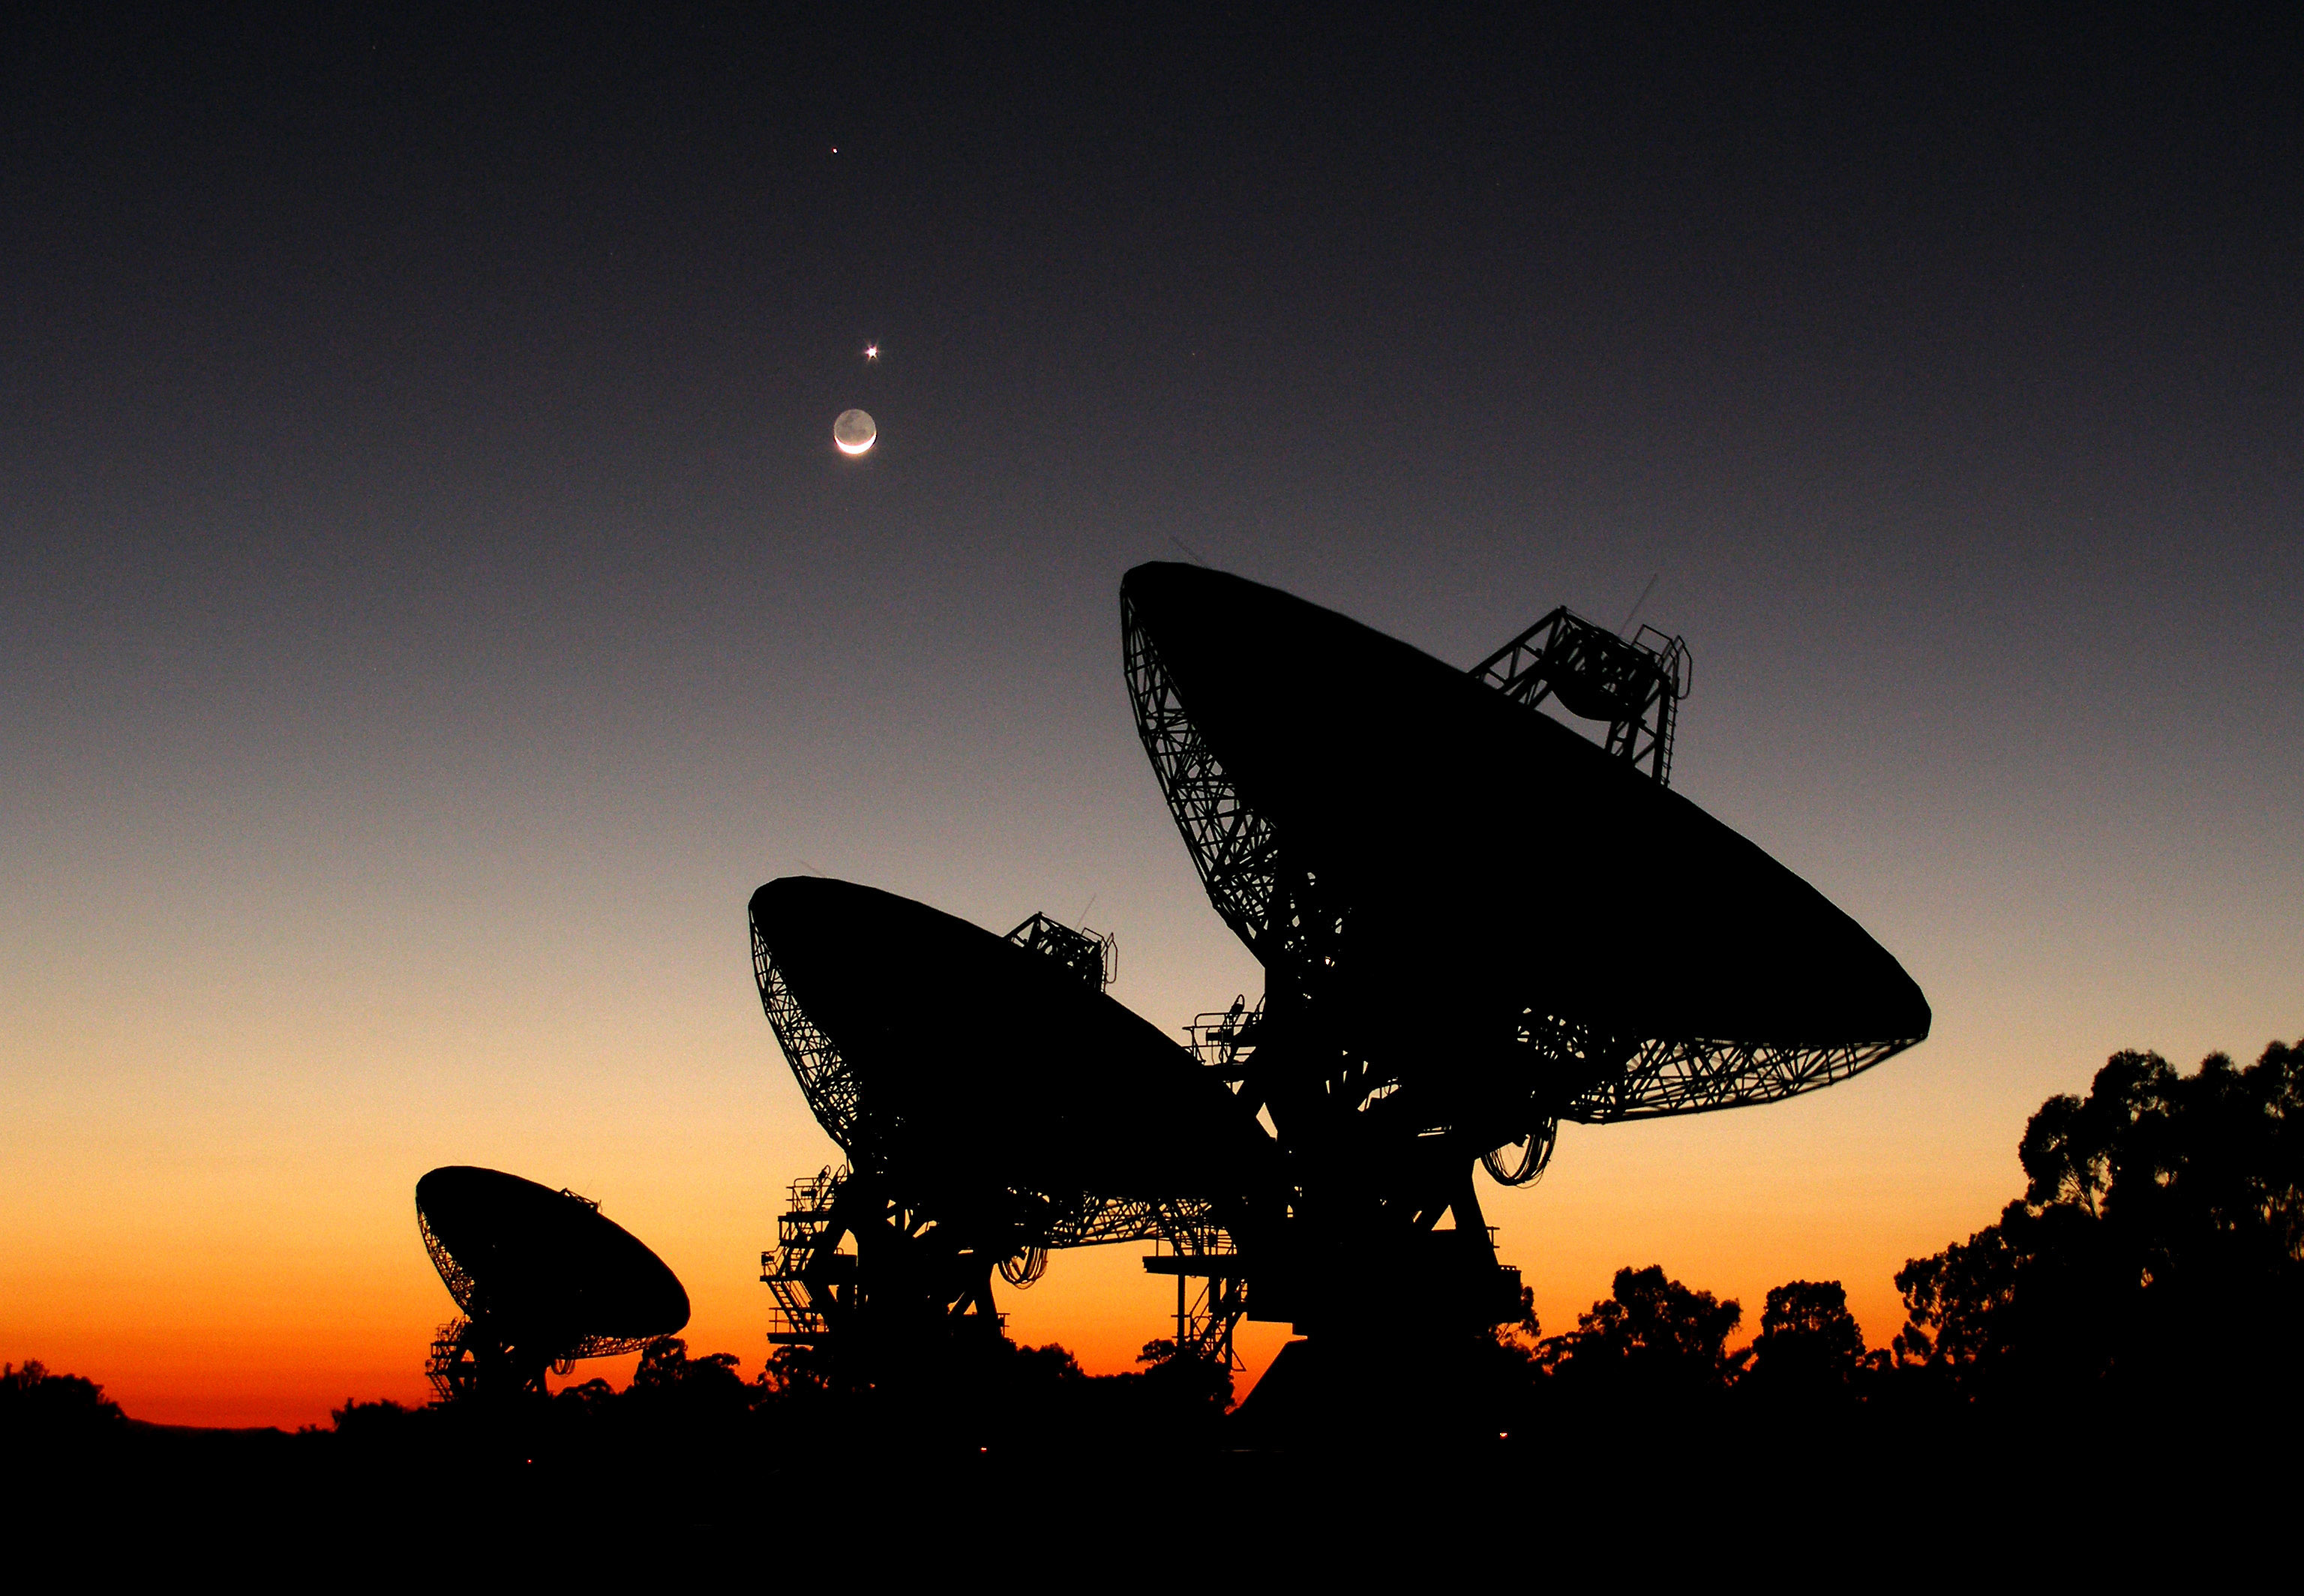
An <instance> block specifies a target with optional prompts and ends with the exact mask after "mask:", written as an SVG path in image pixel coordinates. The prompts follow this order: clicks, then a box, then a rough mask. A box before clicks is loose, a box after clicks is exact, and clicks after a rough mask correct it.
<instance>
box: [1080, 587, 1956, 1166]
mask: <svg viewBox="0 0 2304 1596" xmlns="http://www.w3.org/2000/svg"><path fill="white" fill-rule="evenodd" d="M1121 593H1122V599H1121V602H1122V614H1123V629H1124V632H1125V636H1126V649H1127V664H1128V671H1129V686H1130V692H1131V698H1132V699H1133V700H1134V702H1135V706H1136V711H1137V722H1138V728H1139V733H1140V734H1141V735H1142V737H1143V740H1144V744H1145V747H1146V750H1147V751H1148V753H1149V754H1150V755H1151V758H1152V762H1153V765H1154V768H1155V769H1156V771H1157V773H1158V775H1159V779H1160V784H1161V787H1162V790H1163V792H1164V793H1165V795H1166V796H1167V798H1168V801H1169V804H1170V807H1171V809H1172V810H1173V811H1174V813H1175V816H1176V819H1177V820H1178V823H1179V825H1180V826H1181V827H1182V829H1183V831H1184V834H1185V837H1186V841H1187V843H1188V845H1190V848H1191V852H1192V857H1193V862H1194V864H1195V865H1196V866H1197V867H1198V869H1199V873H1200V877H1201V879H1202V881H1203V882H1204V883H1205V884H1206V886H1207V890H1208V893H1209V896H1210V897H1211V899H1212V900H1213V901H1214V903H1215V905H1216V909H1217V912H1218V913H1220V914H1221V915H1222V916H1223V917H1224V921H1226V923H1227V924H1229V925H1230V926H1231V927H1232V930H1233V931H1234V932H1236V933H1237V934H1238V935H1239V936H1240V937H1241V939H1242V940H1244V941H1245V942H1246V943H1247V944H1248V945H1249V947H1250V948H1251V949H1252V950H1254V951H1255V952H1256V953H1257V955H1258V957H1259V959H1260V960H1261V961H1262V962H1263V963H1264V964H1266V968H1267V970H1269V969H1271V968H1272V967H1273V966H1274V965H1275V964H1279V965H1282V966H1289V965H1294V964H1308V963H1316V964H1318V965H1319V967H1320V968H1321V969H1322V970H1324V971H1328V970H1333V971H1334V976H1335V979H1337V980H1338V981H1351V980H1355V979H1357V980H1362V981H1365V980H1368V979H1371V978H1375V977H1377V976H1379V975H1380V976H1381V979H1382V981H1383V983H1384V985H1385V987H1386V988H1387V989H1393V990H1398V991H1401V992H1402V993H1412V994H1414V995H1415V997H1416V998H1417V999H1418V1001H1419V1005H1421V1006H1427V1008H1428V1006H1438V1007H1439V1008H1440V1009H1441V1010H1442V1011H1443V1014H1444V1018H1443V1020H1442V1021H1441V1030H1442V1031H1443V1032H1444V1033H1446V1034H1447V1037H1448V1040H1451V1041H1453V1042H1455V1043H1456V1044H1458V1045H1459V1047H1472V1048H1482V1047H1483V1046H1484V1044H1483V1043H1482V1042H1481V1041H1480V1040H1479V1039H1480V1037H1481V1036H1482V1034H1483V1033H1485V1034H1486V1035H1487V1039H1488V1041H1487V1045H1493V1046H1502V1045H1504V1044H1503V1043H1502V1042H1501V1041H1499V1040H1498V1032H1499V1028H1500V1027H1501V1028H1502V1029H1503V1030H1504V1031H1510V1032H1512V1033H1514V1040H1515V1041H1518V1042H1521V1043H1526V1042H1527V1041H1528V1038H1527V1037H1526V1036H1525V1035H1524V1034H1522V1033H1526V1032H1529V1031H1530V1029H1531V1028H1534V1029H1535V1030H1536V1031H1540V1032H1544V1033H1546V1034H1544V1035H1541V1036H1538V1037H1537V1038H1536V1039H1535V1041H1534V1045H1535V1046H1536V1048H1537V1050H1539V1051H1548V1052H1551V1053H1554V1054H1555V1055H1557V1056H1556V1057H1553V1058H1552V1059H1551V1060H1549V1062H1550V1063H1551V1064H1553V1065H1556V1066H1557V1067H1556V1068H1555V1069H1554V1072H1553V1073H1554V1075H1555V1076H1556V1079H1554V1081H1553V1082H1549V1089H1550V1091H1552V1093H1553V1095H1554V1096H1555V1097H1556V1098H1557V1100H1558V1111H1559V1112H1560V1113H1561V1114H1562V1115H1563V1116H1565V1117H1570V1118H1577V1119H1592V1120H1603V1119H1613V1118H1626V1117H1636V1116H1648V1115H1655V1114H1665V1113H1676V1112H1688V1111H1690V1110H1693V1109H1698V1108H1723V1107H1727V1106H1730V1105H1732V1104H1733V1103H1739V1102H1750V1101H1757V1100H1762V1099H1767V1098H1772V1097H1780V1096H1783V1095H1786V1094H1788V1093H1790V1092H1792V1091H1803V1090H1807V1089H1808V1088H1810V1087H1813V1086H1820V1085H1824V1084H1827V1083H1828V1082H1831V1081H1834V1080H1838V1079H1842V1078H1843V1077H1845V1076H1846V1075H1848V1074H1853V1073H1855V1071H1857V1070H1859V1069H1861V1068H1864V1067H1866V1066H1868V1065H1871V1064H1875V1063H1877V1062H1878V1061H1879V1060H1880V1059H1882V1058H1885V1057H1888V1056H1889V1055H1890V1054H1892V1053H1894V1052H1896V1051H1898V1050H1899V1049H1901V1048H1905V1047H1909V1046H1910V1045H1911V1044H1912V1043H1913V1042H1915V1041H1917V1040H1920V1039H1921V1038H1923V1037H1925V1036H1927V1032H1928V1027H1929V1023H1930V1016H1929V1012H1928V1006H1927V1000H1926V999H1925V998H1924V997H1922V996H1921V994H1920V990H1919V987H1918V986H1916V985H1914V984H1913V981H1912V980H1911V978H1910V976H1909V975H1907V974H1905V972H1904V971H1903V969H1902V966H1901V965H1899V964H1897V962H1896V961H1895V959H1894V958H1893V957H1892V956H1890V955H1889V954H1888V953H1887V951H1886V950H1885V949H1884V948H1883V947H1881V946H1880V945H1879V944H1878V943H1877V942H1876V941H1874V940H1873V938H1871V937H1870V936H1869V935H1868V934H1867V933H1866V931H1865V930H1864V929H1863V928H1862V927H1861V926H1859V925H1858V924H1857V923H1856V922H1855V921H1853V920H1851V919H1850V918H1849V917H1848V915H1846V914H1845V913H1842V912H1841V911H1840V910H1839V909H1838V908H1836V907H1834V905H1833V904H1831V903H1830V902H1828V901H1827V900H1826V899H1825V896H1824V895H1823V894H1821V893H1819V892H1817V890H1816V889H1815V888H1814V887H1810V886H1809V885H1808V883H1807V882H1805V881H1803V880H1801V879H1800V878H1799V877H1798V876H1796V875H1794V874H1793V873H1792V871H1791V870H1788V869H1786V868H1785V867H1784V866H1783V865H1782V864H1779V863H1777V862H1775V860H1773V859H1771V858H1769V857H1768V855H1767V854H1766V853H1763V852H1762V851H1761V850H1760V849H1759V848H1758V847H1757V846H1755V845H1753V844H1751V843H1750V842H1748V841H1747V840H1745V839H1744V838H1743V837H1741V836H1738V835H1737V834H1736V833H1735V832H1734V831H1732V830H1731V829H1730V828H1728V827H1726V826H1724V825H1723V824H1722V823H1721V822H1720V821H1718V820H1716V819H1713V818H1712V817H1711V816H1710V815H1707V814H1706V813H1705V812H1704V811H1702V810H1701V809H1698V807H1697V806H1696V805H1695V804H1694V803H1692V802H1690V801H1689V800H1688V799H1686V798H1685V797H1683V796H1681V794H1678V793H1675V792H1673V791H1672V790H1671V789H1670V788H1668V787H1666V786H1664V785H1663V784H1662V783H1661V782H1659V781H1656V780H1653V779H1650V778H1649V777H1647V776H1644V775H1643V774H1642V773H1641V772H1640V771H1639V769H1638V768H1636V767H1634V766H1633V765H1632V764H1631V763H1629V762H1628V761H1626V760H1621V759H1615V758H1611V757H1610V756H1609V755H1608V754H1607V753H1605V752H1604V751H1602V750H1601V749H1600V748H1599V747H1598V746H1596V745H1595V744H1594V743H1591V742H1590V741H1588V740H1587V739H1586V738H1584V737H1582V736H1580V735H1579V734H1577V733H1576V732H1575V731H1573V730H1572V729H1571V728H1570V727H1569V726H1564V725H1563V724H1561V723H1560V722H1558V721H1556V720H1554V719H1552V718H1551V717H1547V716H1546V715H1543V714H1541V713H1538V712H1537V711H1534V710H1532V709H1529V708H1528V707H1527V706H1526V705H1524V704H1521V703H1517V702H1514V701H1513V700H1512V699H1511V698H1509V697H1507V696H1506V695H1505V694H1504V693H1503V692H1497V691H1495V689H1494V688H1493V687H1491V686H1490V685H1488V684H1487V683H1485V682H1483V681H1482V680H1480V679H1478V678H1477V677H1475V676H1473V675H1470V674H1468V673H1466V672H1465V671H1463V670H1461V669H1458V668H1456V667H1454V666H1449V665H1447V664H1445V663H1444V662H1442V661H1441V660H1438V659H1435V658H1432V657H1431V656H1430V655H1428V654H1425V653H1422V652H1420V651H1419V650H1418V649H1414V648H1411V647H1410V646H1409V645H1408V644H1406V643H1403V642H1401V641H1397V640H1395V639H1393V638H1390V637H1386V636H1385V635H1383V634H1382V633H1380V632H1375V631H1373V630H1371V629H1370V628H1368V627H1367V626H1364V625H1362V624H1360V623H1358V622H1356V621H1352V620H1349V619H1347V618H1345V617H1344V616H1343V615H1337V614H1335V613H1334V612H1332V611H1329V610H1326V609H1322V608H1320V607H1317V606H1316V605H1312V604H1309V603H1307V602H1305V601H1304V600H1302V599H1297V598H1294V597H1292V596H1291V595H1289V594H1286V593H1283V592H1280V591H1277V590H1275V589H1272V588H1267V587H1263V586H1259V585H1258V584H1257V583H1255V582H1247V581H1244V580H1242V579H1241V578H1239V577H1236V576H1232V575H1227V574H1225V573H1221V572H1216V571H1209V570H1206V569H1203V568H1200V567H1197V566H1191V565H1172V564H1159V565H1140V566H1138V567H1137V568H1136V569H1135V570H1133V571H1131V572H1130V573H1128V575H1127V577H1126V578H1125V580H1124V581H1123V582H1122V589H1121ZM1274 1000H1275V1002H1277V1001H1280V1000H1281V999H1280V997H1279V996H1278V995H1276V994H1275V999H1274ZM1563 1046H1564V1048H1565V1051H1564V1052H1563ZM1593 1048H1597V1049H1598V1052H1597V1055H1596V1054H1594V1053H1593V1052H1592V1049H1593ZM1427 1051H1430V1049H1427ZM1611 1054H1617V1055H1621V1057H1614V1058H1611V1057H1608V1055H1611ZM1579 1074H1587V1075H1588V1076H1589V1078H1583V1079H1580V1078H1578V1076H1579Z"/></svg>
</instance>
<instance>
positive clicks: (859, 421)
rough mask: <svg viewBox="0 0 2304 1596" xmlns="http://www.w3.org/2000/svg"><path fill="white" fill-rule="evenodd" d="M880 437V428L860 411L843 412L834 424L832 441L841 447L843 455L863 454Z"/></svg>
mask: <svg viewBox="0 0 2304 1596" xmlns="http://www.w3.org/2000/svg"><path fill="white" fill-rule="evenodd" d="M879 436H880V429H879V428H877V427H876V426H874V425H873V424H872V418H871V417H870V416H868V415H866V414H865V413H864V412H862V411H860V410H843V411H842V412H840V414H839V416H838V418H837V419H836V420H834V421H833V423H832V441H833V442H834V443H835V444H838V445H839V446H840V452H841V453H842V454H862V453H864V451H865V450H867V449H868V448H870V447H871V446H872V440H873V439H874V438H876V437H879Z"/></svg>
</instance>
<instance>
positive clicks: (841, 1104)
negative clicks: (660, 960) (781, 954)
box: [752, 924, 865, 1156]
mask: <svg viewBox="0 0 2304 1596" xmlns="http://www.w3.org/2000/svg"><path fill="white" fill-rule="evenodd" d="M752 974H753V977H754V978H755V979H756V980H757V981H758V982H759V988H760V1007H761V1008H762V1009H763V1010H764V1011H766V1013H767V1016H768V1026H769V1028H770V1029H771V1030H773V1031H775V1033H776V1045H777V1046H778V1047H780V1048H783V1049H784V1058H785V1059H786V1061H787V1062H789V1063H790V1064H791V1065H792V1075H793V1078H794V1079H796V1080H797V1081H799V1082H800V1096H802V1097H803V1098H805V1099H808V1109H809V1113H811V1114H813V1115H815V1116H816V1123H817V1124H818V1125H822V1126H823V1127H824V1128H825V1131H826V1133H827V1134H828V1135H830V1136H831V1138H832V1139H833V1140H834V1142H838V1143H840V1146H841V1148H842V1150H843V1151H846V1152H848V1153H849V1154H851V1156H853V1154H854V1153H855V1151H856V1149H857V1147H858V1146H859V1144H860V1142H861V1141H862V1139H863V1136H864V1128H865V1127H864V1113H863V1102H862V1097H861V1093H860V1091H858V1089H857V1081H856V1074H855V1072H854V1071H852V1070H851V1069H850V1068H849V1067H848V1061H847V1060H846V1059H844V1058H843V1057H841V1056H840V1049H839V1048H836V1047H834V1045H833V1042H832V1039H831V1038H830V1037H828V1036H826V1035H825V1033H824V1032H823V1031H821V1030H820V1029H818V1028H817V1023H816V1022H815V1021H813V1020H811V1019H809V1017H808V1011H807V1010H806V1009H804V1008H802V1007H800V1000H799V999H798V998H796V997H793V996H792V988H791V986H790V985H789V984H788V983H787V982H786V981H785V980H784V973H783V972H781V971H779V970H778V969H777V968H776V962H775V957H774V956H773V955H770V953H769V952H768V944H767V938H764V937H762V936H761V935H760V928H759V927H758V925H757V924H755V925H754V926H753V927H752Z"/></svg>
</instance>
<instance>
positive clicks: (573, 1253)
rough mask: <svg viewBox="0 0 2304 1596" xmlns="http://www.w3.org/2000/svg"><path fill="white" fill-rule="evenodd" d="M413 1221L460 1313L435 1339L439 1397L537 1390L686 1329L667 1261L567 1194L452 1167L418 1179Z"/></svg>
mask: <svg viewBox="0 0 2304 1596" xmlns="http://www.w3.org/2000/svg"><path fill="white" fill-rule="evenodd" d="M416 1223H417V1227H418V1228H419V1230H420V1231H421V1232H422V1234H423V1236H424V1245H425V1249H426V1251H428V1252H430V1253H431V1255H432V1262H433V1265H434V1267H435V1268H436V1269H438V1270H439V1271H440V1278H441V1281H442V1282H443V1283H444V1284H445V1285H446V1286H447V1287H448V1295H451V1296H452V1297H453V1298H455V1300H456V1306H457V1308H458V1310H459V1311H460V1312H462V1314H463V1315H464V1317H463V1318H462V1319H460V1320H456V1321H454V1322H453V1323H451V1324H448V1325H445V1326H444V1327H442V1329H441V1331H440V1334H439V1336H438V1337H436V1340H435V1341H434V1343H433V1356H432V1362H431V1364H430V1367H429V1370H428V1372H429V1373H430V1375H431V1377H432V1382H433V1384H434V1386H435V1387H436V1388H437V1389H438V1390H439V1392H440V1395H441V1396H443V1397H453V1396H464V1395H467V1394H477V1395H480V1396H504V1395H511V1394H513V1393H518V1392H522V1391H527V1392H541V1391H542V1390H543V1389H544V1373H545V1371H546V1369H548V1368H557V1369H558V1370H560V1371H561V1372H563V1373H565V1372H566V1371H567V1368H568V1365H570V1364H571V1363H573V1362H574V1361H575V1360H576V1359H579V1358H597V1357H613V1356H614V1355H616V1354H620V1353H629V1352H638V1351H639V1350H640V1348H642V1347H644V1346H647V1345H648V1343H649V1342H651V1341H654V1340H656V1338H657V1337H662V1336H670V1335H673V1334H675V1333H677V1332H678V1331H679V1330H680V1329H682V1327H683V1326H684V1325H686V1324H687V1323H688V1312H689V1310H688V1293H687V1292H686V1291H685V1290H684V1289H682V1286H681V1284H680V1281H679V1278H677V1277H676V1276H674V1275H673V1272H672V1270H671V1269H667V1268H666V1267H665V1263H664V1261H663V1260H662V1259H660V1258H658V1257H657V1256H656V1254H655V1253H654V1252H649V1251H648V1248H647V1247H646V1246H644V1245H642V1244H640V1241H639V1239H638V1238H637V1237H635V1236H633V1235H631V1232H629V1231H627V1230H625V1229H624V1228H623V1227H622V1226H620V1225H617V1224H615V1223H614V1222H613V1221H612V1220H610V1219H608V1218H605V1217H603V1216H602V1214H601V1213H600V1210H599V1205H598V1204H597V1203H596V1202H592V1201H589V1200H588V1199H586V1198H582V1197H579V1196H577V1195H576V1194H575V1193H572V1192H566V1191H558V1192H555V1191H554V1190H553V1189H552V1188H551V1187H549V1186H541V1185H538V1184H536V1183H535V1182H534V1181H530V1180H522V1179H521V1178H520V1177H519V1176H516V1175H506V1174H504V1173H503V1172H502V1171H500V1170H496V1169H482V1168H478V1167H473V1166H470V1165H450V1166H448V1167H445V1168H440V1169H435V1170H433V1171H432V1172H431V1173H430V1174H428V1175H427V1176H424V1178H423V1179H421V1180H419V1181H418V1182H417V1183H416Z"/></svg>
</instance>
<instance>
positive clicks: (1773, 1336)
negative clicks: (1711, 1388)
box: [1737, 1280, 1866, 1407]
mask: <svg viewBox="0 0 2304 1596" xmlns="http://www.w3.org/2000/svg"><path fill="white" fill-rule="evenodd" d="M1746 1356H1747V1357H1748V1358H1749V1363H1748V1364H1747V1365H1746V1367H1745V1369H1744V1371H1743V1373H1742V1374H1741V1376H1739V1377H1738V1380H1737V1387H1738V1389H1739V1390H1740V1391H1741V1392H1743V1393H1745V1394H1746V1396H1747V1397H1748V1399H1752V1400H1758V1401H1763V1402H1766V1403H1768V1404H1771V1405H1792V1406H1802V1407H1805V1406H1814V1405H1819V1404H1827V1405H1829V1404H1843V1403H1848V1402H1852V1401H1853V1400H1854V1399H1855V1396H1856V1388H1855V1384H1854V1381H1855V1380H1856V1378H1857V1375H1858V1373H1859V1371H1861V1370H1862V1369H1863V1368H1864V1366H1865V1357H1866V1354H1865V1347H1864V1331H1863V1329H1861V1328H1860V1327H1859V1325H1858V1324H1857V1322H1856V1316H1855V1315H1854V1314H1852V1313H1851V1312H1849V1311H1848V1293H1847V1292H1846V1290H1844V1289H1843V1288H1842V1286H1841V1284H1840V1282H1839V1281H1837V1280H1791V1281H1787V1282H1786V1283H1785V1284H1783V1285H1782V1286H1774V1287H1772V1288H1771V1289H1770V1290H1769V1292H1768V1301H1767V1305H1766V1307H1765V1308H1763V1309H1762V1310H1761V1312H1760V1333H1759V1335H1758V1336H1757V1337H1754V1338H1753V1341H1752V1346H1751V1348H1750V1350H1749V1352H1748V1353H1747V1354H1746Z"/></svg>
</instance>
